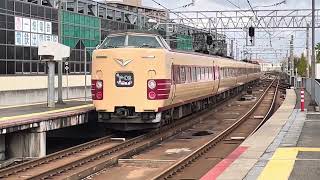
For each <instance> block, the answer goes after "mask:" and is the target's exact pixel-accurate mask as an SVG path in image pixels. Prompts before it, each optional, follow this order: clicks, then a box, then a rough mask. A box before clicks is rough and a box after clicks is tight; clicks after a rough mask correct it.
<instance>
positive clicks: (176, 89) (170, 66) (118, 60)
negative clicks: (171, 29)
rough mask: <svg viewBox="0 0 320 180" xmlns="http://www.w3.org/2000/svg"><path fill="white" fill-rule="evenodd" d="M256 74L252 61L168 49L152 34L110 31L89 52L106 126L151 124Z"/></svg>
mask: <svg viewBox="0 0 320 180" xmlns="http://www.w3.org/2000/svg"><path fill="white" fill-rule="evenodd" d="M259 77H260V66H258V65H256V64H252V63H245V62H242V61H235V60H232V59H228V58H223V57H218V56H211V55H205V54H199V53H193V52H190V53H188V52H177V51H173V50H171V49H170V47H169V46H168V44H167V43H166V42H165V40H164V39H163V38H162V37H161V36H159V35H156V34H148V33H133V32H126V33H115V34H111V35H109V36H108V37H107V38H106V39H105V41H104V42H103V43H102V44H101V46H100V47H99V48H98V49H97V50H95V51H94V52H93V61H92V99H93V104H94V106H95V108H96V111H97V112H98V118H99V121H103V122H106V123H109V124H110V128H113V129H121V130H137V129H148V128H156V127H159V126H161V125H162V124H163V123H164V122H167V121H168V120H171V119H175V118H181V117H182V116H185V115H187V114H190V113H192V112H194V111H198V110H201V109H202V108H203V107H205V106H207V105H208V104H210V103H215V102H216V101H217V100H218V99H219V97H220V96H225V95H226V93H230V92H232V93H234V92H233V91H235V90H238V89H239V87H242V88H243V86H244V85H245V84H248V83H250V82H253V81H255V80H257V79H258V78H259ZM220 98H221V97H220Z"/></svg>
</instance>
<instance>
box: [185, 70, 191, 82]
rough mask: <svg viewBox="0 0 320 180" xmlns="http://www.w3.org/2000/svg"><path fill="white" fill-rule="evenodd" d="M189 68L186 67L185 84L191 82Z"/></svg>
mask: <svg viewBox="0 0 320 180" xmlns="http://www.w3.org/2000/svg"><path fill="white" fill-rule="evenodd" d="M191 81H192V79H191V68H190V67H186V82H191Z"/></svg>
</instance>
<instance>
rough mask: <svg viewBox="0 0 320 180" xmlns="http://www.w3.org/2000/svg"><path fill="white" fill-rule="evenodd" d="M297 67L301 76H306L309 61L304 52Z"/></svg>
mask: <svg viewBox="0 0 320 180" xmlns="http://www.w3.org/2000/svg"><path fill="white" fill-rule="evenodd" d="M296 67H297V68H298V74H299V75H300V76H301V77H305V76H306V75H307V67H308V63H307V60H306V58H305V57H304V54H303V53H302V54H301V57H300V58H299V61H298V64H297V66H296Z"/></svg>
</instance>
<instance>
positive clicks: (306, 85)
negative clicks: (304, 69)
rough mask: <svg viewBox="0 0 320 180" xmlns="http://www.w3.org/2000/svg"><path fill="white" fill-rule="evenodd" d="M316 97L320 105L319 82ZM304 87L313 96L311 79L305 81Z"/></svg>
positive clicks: (316, 85)
mask: <svg viewBox="0 0 320 180" xmlns="http://www.w3.org/2000/svg"><path fill="white" fill-rule="evenodd" d="M315 83H316V84H315V87H316V89H315V96H316V102H317V104H319V105H320V83H319V82H318V81H316V82H315ZM304 85H305V88H306V91H307V92H308V93H309V94H311V79H309V78H308V79H304Z"/></svg>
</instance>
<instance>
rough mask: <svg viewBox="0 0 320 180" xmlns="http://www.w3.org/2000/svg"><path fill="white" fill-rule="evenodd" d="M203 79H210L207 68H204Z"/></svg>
mask: <svg viewBox="0 0 320 180" xmlns="http://www.w3.org/2000/svg"><path fill="white" fill-rule="evenodd" d="M205 79H207V80H208V79H210V77H209V68H207V67H206V68H205Z"/></svg>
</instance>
